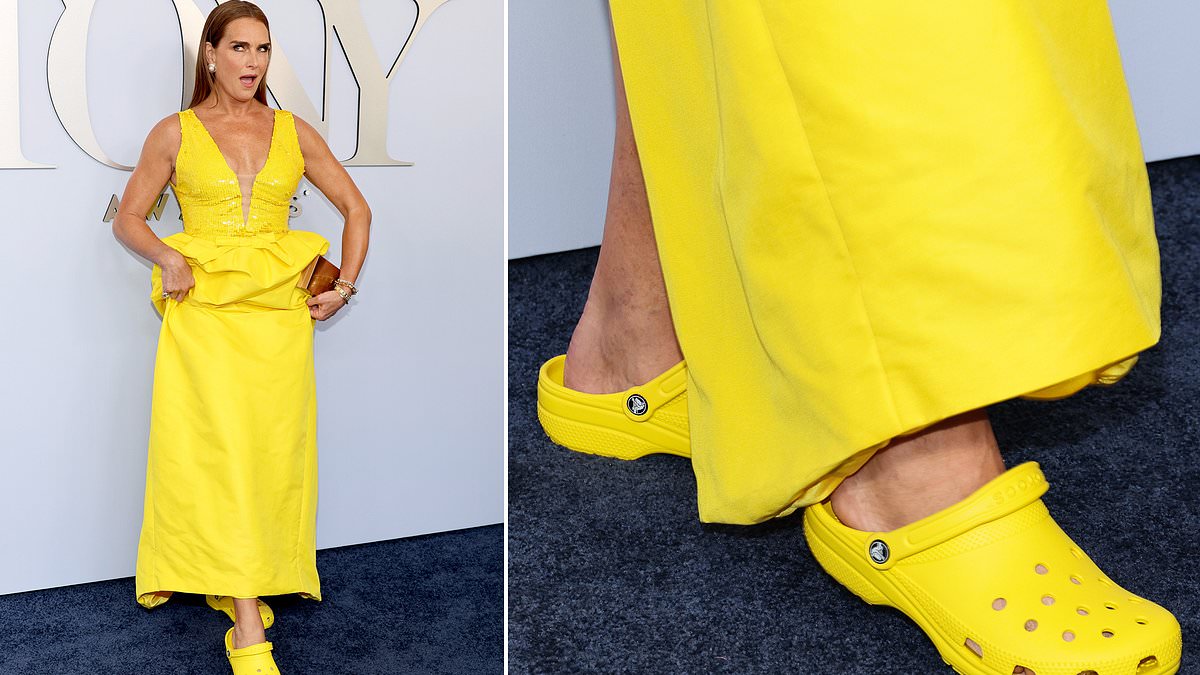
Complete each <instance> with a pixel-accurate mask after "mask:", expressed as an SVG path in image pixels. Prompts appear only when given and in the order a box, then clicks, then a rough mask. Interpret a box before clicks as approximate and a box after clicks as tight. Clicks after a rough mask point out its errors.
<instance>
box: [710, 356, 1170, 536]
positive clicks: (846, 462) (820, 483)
mask: <svg viewBox="0 0 1200 675" xmlns="http://www.w3.org/2000/svg"><path fill="white" fill-rule="evenodd" d="M1158 340H1159V335H1158V334H1155V335H1154V336H1153V338H1152V339H1151V341H1150V343H1149V344H1146V345H1145V346H1143V347H1141V348H1140V349H1136V350H1134V351H1133V352H1132V354H1130V355H1129V356H1126V357H1125V358H1123V359H1120V360H1118V361H1113V362H1109V363H1108V364H1107V365H1104V366H1101V367H1099V368H1093V369H1090V370H1085V371H1084V372H1082V373H1080V374H1077V375H1074V376H1072V377H1068V378H1066V379H1063V380H1059V381H1057V382H1055V383H1053V384H1051V385H1048V386H1043V387H1037V388H1035V389H1027V388H1026V389H1022V390H1021V392H1020V393H1015V394H1013V395H1008V396H1001V397H999V398H996V399H995V400H992V401H987V402H984V403H982V404H979V405H968V406H967V407H960V408H955V409H953V410H951V412H949V413H945V414H937V415H929V416H927V417H926V418H925V419H924V420H923V421H922V422H920V423H918V424H916V425H909V426H908V427H906V428H905V429H904V430H902V431H900V432H898V433H895V434H892V435H890V436H888V437H887V438H885V439H882V440H880V441H878V442H876V443H874V444H871V445H869V446H867V447H865V448H863V449H861V450H858V451H857V452H854V453H853V454H851V455H850V456H849V457H847V458H845V459H843V460H841V461H840V462H837V463H836V464H833V465H830V466H828V467H826V468H825V469H824V471H823V472H822V473H821V474H820V477H819V478H817V479H816V480H815V481H811V482H808V483H807V484H806V486H805V487H804V488H802V489H801V490H800V491H799V492H798V493H797V495H796V496H795V498H794V499H792V500H791V501H790V503H789V504H788V505H787V506H785V507H784V508H782V509H780V510H779V511H777V512H774V513H768V514H766V515H763V516H761V517H757V518H752V519H747V518H745V517H744V516H742V517H737V516H736V515H735V514H733V513H731V510H730V509H728V508H726V509H705V508H704V500H703V499H700V500H699V503H700V514H699V519H700V521H701V522H704V523H722V524H729V525H754V524H757V523H762V522H766V521H768V520H772V519H774V518H782V517H785V516H789V515H791V514H793V513H795V512H796V511H797V510H798V509H802V508H805V507H807V506H810V505H812V504H816V503H819V502H822V501H825V500H826V499H828V498H829V495H830V494H832V493H833V491H834V490H835V489H836V488H837V486H838V485H840V484H841V482H842V480H844V479H845V478H846V477H847V476H850V475H852V474H853V473H854V472H856V471H858V470H859V469H860V468H861V467H862V466H863V465H864V464H866V463H867V461H868V460H870V459H871V457H873V456H874V455H875V453H876V452H878V451H880V450H882V449H883V448H885V447H887V445H888V444H889V443H891V441H892V439H894V438H896V437H899V436H907V435H909V434H913V433H916V432H918V431H920V430H922V429H924V428H926V427H928V426H931V425H933V424H937V423H938V422H940V421H942V420H945V419H948V418H950V417H954V416H955V415H959V414H962V413H965V412H969V411H971V410H978V409H980V408H984V407H987V406H990V405H994V404H996V403H1000V402H1003V401H1007V400H1010V399H1014V398H1030V399H1041V400H1058V399H1063V398H1067V397H1069V396H1071V395H1073V394H1075V393H1078V392H1079V391H1081V390H1082V389H1084V388H1085V387H1088V386H1091V385H1103V386H1109V385H1112V384H1115V383H1116V382H1118V381H1119V380H1121V379H1122V378H1124V377H1125V375H1126V374H1127V373H1128V372H1129V371H1130V370H1131V369H1132V368H1133V365H1134V364H1135V363H1137V360H1138V357H1139V356H1140V354H1141V352H1143V351H1145V350H1147V349H1149V348H1151V347H1153V346H1154V345H1156V344H1157V343H1158Z"/></svg>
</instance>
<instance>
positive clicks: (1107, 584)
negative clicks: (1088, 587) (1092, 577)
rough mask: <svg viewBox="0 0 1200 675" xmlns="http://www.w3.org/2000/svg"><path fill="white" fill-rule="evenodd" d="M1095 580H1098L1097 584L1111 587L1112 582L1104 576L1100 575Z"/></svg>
mask: <svg viewBox="0 0 1200 675" xmlns="http://www.w3.org/2000/svg"><path fill="white" fill-rule="evenodd" d="M1096 581H1097V582H1099V584H1100V585H1101V586H1103V587H1105V588H1112V587H1113V582H1111V581H1109V580H1108V579H1105V578H1104V577H1100V578H1099V579H1097V580H1096Z"/></svg>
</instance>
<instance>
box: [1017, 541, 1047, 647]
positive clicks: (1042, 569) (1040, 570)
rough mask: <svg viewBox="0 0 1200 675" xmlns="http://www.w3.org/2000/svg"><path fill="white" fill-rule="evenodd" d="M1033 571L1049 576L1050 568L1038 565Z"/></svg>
mask: <svg viewBox="0 0 1200 675" xmlns="http://www.w3.org/2000/svg"><path fill="white" fill-rule="evenodd" d="M1033 571H1034V572H1037V573H1038V574H1049V573H1050V568H1049V567H1046V566H1045V565H1043V564H1041V563H1038V564H1037V565H1035V566H1034V568H1033ZM1017 667H1018V668H1020V666H1017Z"/></svg>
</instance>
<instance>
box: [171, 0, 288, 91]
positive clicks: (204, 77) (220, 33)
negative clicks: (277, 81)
mask: <svg viewBox="0 0 1200 675" xmlns="http://www.w3.org/2000/svg"><path fill="white" fill-rule="evenodd" d="M245 18H249V19H255V20H256V21H260V22H262V25H263V26H266V28H267V35H270V34H271V24H269V23H267V15H266V14H263V11H262V10H261V9H259V8H258V5H256V4H254V3H253V2H245V0H229V1H228V2H223V3H221V4H220V5H217V7H216V8H215V9H213V11H211V12H209V13H208V18H207V19H205V21H204V30H202V31H200V51H199V52H198V53H197V54H196V86H195V88H194V89H192V102H191V103H189V104H188V105H187V107H188V108H194V107H195V106H196V105H197V104H198V103H201V102H203V101H204V99H206V98H208V95H209V94H211V93H212V92H213V82H214V80H215V79H216V75H214V74H213V73H210V72H208V66H207V65H206V64H205V59H204V43H205V42H207V43H210V44H211V45H212V46H213V47H214V48H215V47H216V46H217V45H218V44H220V42H221V38H223V37H225V27H226V26H228V25H229V22H230V21H233V20H235V19H245ZM254 98H256V99H258V100H259V102H260V103H262V104H263V105H269V104H268V103H267V73H266V71H265V70H264V71H263V77H262V79H261V80H259V82H258V90H257V91H255V92H254Z"/></svg>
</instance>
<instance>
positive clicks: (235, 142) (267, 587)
mask: <svg viewBox="0 0 1200 675" xmlns="http://www.w3.org/2000/svg"><path fill="white" fill-rule="evenodd" d="M270 61H271V37H270V29H269V25H268V23H267V18H266V16H265V15H264V14H263V12H262V11H261V10H260V9H259V8H258V7H257V6H255V5H254V4H252V3H249V2H240V1H237V0H232V1H230V2H227V3H224V4H221V5H220V6H218V7H217V8H215V9H214V10H213V11H212V13H211V14H210V15H209V16H208V19H207V21H206V22H205V24H204V31H203V35H202V39H201V47H200V51H199V54H198V56H197V61H196V86H195V90H194V93H193V95H192V101H191V103H190V105H189V106H188V108H187V109H186V110H183V111H181V112H180V113H177V114H173V115H170V116H168V117H166V118H164V119H163V120H162V121H160V122H159V123H158V124H157V125H155V127H154V128H153V129H152V130H151V131H150V134H149V136H148V137H147V139H146V142H145V145H144V147H143V150H142V154H141V157H140V158H139V160H138V164H137V167H136V168H135V170H134V171H133V174H132V176H130V179H129V183H128V185H127V186H126V189H125V193H124V196H123V197H122V199H121V205H120V210H119V213H118V215H117V217H116V219H115V221H114V224H113V231H114V234H115V235H116V236H117V238H118V239H120V240H121V241H122V242H124V243H125V244H126V245H127V246H129V247H130V248H132V249H133V250H134V251H136V252H137V253H139V254H140V255H142V256H144V257H145V258H147V259H149V260H151V261H153V262H154V268H153V271H152V273H151V287H152V294H151V299H152V301H153V302H154V304H155V306H156V307H157V308H158V310H159V312H160V313H161V314H162V319H163V324H162V330H161V332H160V335H159V342H158V353H157V357H156V361H155V370H154V394H153V401H152V411H151V423H150V443H149V459H148V465H147V477H146V495H145V512H144V515H143V523H142V533H141V539H140V542H139V545H138V563H137V584H136V585H137V589H136V590H137V601H138V602H139V603H140V604H141V605H143V606H144V607H147V608H151V607H155V606H157V605H159V604H162V603H163V602H166V601H167V599H168V598H169V597H170V595H171V593H172V592H174V591H181V592H187V593H203V594H206V596H208V597H207V600H208V603H209V604H210V605H211V606H213V607H214V608H216V609H220V610H222V611H224V612H225V613H226V614H228V615H229V616H230V618H232V619H233V620H234V626H233V627H232V628H230V629H229V630H228V631H227V632H226V634H225V647H226V654H227V656H228V658H229V661H230V664H231V666H232V667H233V669H234V672H235V673H242V672H250V673H259V672H263V673H266V672H277V670H276V665H275V663H274V660H273V657H272V655H271V648H272V644H271V643H270V642H268V641H267V640H266V635H265V629H266V628H267V627H269V626H270V625H271V624H272V623H273V618H274V617H273V614H272V612H271V611H270V608H269V607H267V606H266V605H265V604H264V603H262V602H261V601H259V600H257V597H258V596H260V595H279V594H284V593H299V594H300V595H301V596H302V597H305V598H309V599H314V600H320V599H321V593H320V581H319V578H318V575H317V570H316V539H315V534H316V504H317V454H316V450H317V449H316V397H315V386H314V385H315V382H314V374H313V360H312V358H313V357H312V351H313V350H312V337H313V327H314V325H315V321H324V320H326V319H328V318H330V317H331V316H333V315H334V314H335V313H336V312H338V311H339V310H340V309H341V308H342V307H343V306H345V305H346V304H347V303H348V301H349V298H350V296H351V295H353V294H354V293H355V292H356V289H355V286H354V282H355V280H356V279H357V277H358V274H359V270H360V269H361V268H362V263H363V259H364V257H365V256H366V251H367V240H368V231H369V226H370V220H371V212H370V209H369V208H368V206H367V204H366V202H365V200H364V199H363V196H362V194H360V192H359V191H358V189H357V188H356V187H355V185H354V183H353V181H352V180H351V179H350V176H349V175H348V174H347V173H346V170H345V169H344V168H343V167H342V165H341V164H340V163H339V162H338V161H337V159H336V158H335V157H334V156H333V154H332V153H331V152H330V150H329V148H328V147H327V145H326V144H325V142H324V140H323V139H322V138H321V136H320V135H319V134H318V133H317V132H316V131H315V130H314V129H313V128H312V127H311V126H310V125H308V124H307V123H305V122H304V121H303V120H301V119H299V118H296V117H295V116H294V115H292V114H291V113H290V112H287V111H284V110H274V109H272V108H270V107H269V106H268V105H267V102H266V76H267V72H268V66H269V64H270ZM301 176H306V177H307V178H308V179H309V181H310V182H311V183H312V184H313V185H315V186H316V187H317V188H318V189H319V190H321V191H322V192H323V193H324V194H325V196H326V197H328V198H329V200H330V201H331V202H332V203H333V204H334V205H335V206H336V207H337V209H338V210H339V211H340V212H341V213H342V215H343V216H344V217H345V228H344V231H343V235H342V252H343V255H342V261H341V279H339V280H338V282H337V284H336V286H335V289H334V290H330V291H326V292H323V293H321V294H319V295H317V296H315V297H311V296H310V295H309V294H308V293H307V292H306V291H304V290H302V289H300V288H298V287H297V282H298V280H299V277H300V275H301V273H302V271H303V269H304V268H305V267H306V266H307V265H308V264H309V263H310V261H312V260H313V259H314V257H315V256H317V255H319V254H323V253H325V252H326V251H327V250H328V248H329V242H328V241H327V240H326V239H325V238H324V237H322V236H321V235H319V234H316V233H314V232H306V231H302V230H291V229H289V228H288V214H289V208H290V203H291V198H292V195H293V194H294V192H295V190H296V187H297V184H298V183H299V181H300V178H301ZM168 182H169V183H170V185H171V187H172V189H173V190H174V191H175V194H176V196H177V198H178V200H179V204H180V209H181V211H182V215H183V232H180V233H176V234H173V235H170V236H168V237H166V238H164V239H162V240H160V239H159V238H158V237H157V236H155V235H154V233H153V232H152V231H151V230H150V228H149V227H148V226H147V225H146V221H145V214H146V213H147V212H148V211H149V210H150V208H151V205H152V204H153V202H154V201H155V200H156V199H157V197H158V195H159V194H160V193H161V191H162V190H163V188H164V186H165V185H166V184H167V183H168Z"/></svg>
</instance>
